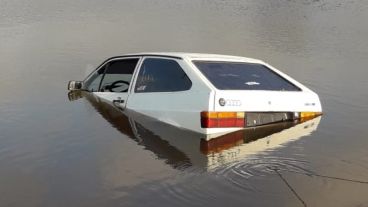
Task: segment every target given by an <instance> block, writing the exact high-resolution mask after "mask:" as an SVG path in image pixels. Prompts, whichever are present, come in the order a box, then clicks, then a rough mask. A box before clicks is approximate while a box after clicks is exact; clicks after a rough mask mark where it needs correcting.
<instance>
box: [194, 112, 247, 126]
mask: <svg viewBox="0 0 368 207" xmlns="http://www.w3.org/2000/svg"><path fill="white" fill-rule="evenodd" d="M244 115H245V113H244V112H208V111H203V112H201V127H202V128H226V127H244V126H245V116H244Z"/></svg>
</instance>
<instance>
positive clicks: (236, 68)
mask: <svg viewBox="0 0 368 207" xmlns="http://www.w3.org/2000/svg"><path fill="white" fill-rule="evenodd" d="M193 63H194V64H195V65H196V66H197V68H198V69H199V70H200V71H201V72H202V73H203V74H204V75H205V76H206V78H207V79H208V80H209V81H211V83H212V84H213V85H214V86H215V87H216V88H218V89H220V90H270V91H300V88H298V87H297V86H295V85H294V84H292V83H290V82H289V81H288V80H286V79H285V78H283V77H281V76H280V75H278V74H277V73H275V72H274V71H272V70H271V69H269V68H268V67H266V66H264V65H261V64H255V63H236V62H212V61H194V62H193Z"/></svg>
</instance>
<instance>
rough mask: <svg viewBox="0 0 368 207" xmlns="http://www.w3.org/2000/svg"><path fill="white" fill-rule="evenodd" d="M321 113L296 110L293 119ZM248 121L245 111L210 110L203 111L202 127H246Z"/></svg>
mask: <svg viewBox="0 0 368 207" xmlns="http://www.w3.org/2000/svg"><path fill="white" fill-rule="evenodd" d="M251 113H255V112H251ZM261 113H267V112H261ZM288 113H289V112H288ZM321 114H322V113H321V112H295V113H294V116H293V118H292V119H294V120H295V119H297V120H300V121H306V120H309V119H312V118H314V117H317V116H320V115H321ZM248 118H249V117H248ZM250 119H251V118H250ZM287 120H290V119H287ZM280 121H281V120H280ZM246 123H247V122H246V116H245V112H209V111H203V112H201V127H202V128H230V127H238V128H243V127H246V125H247V124H246ZM268 123H271V122H268ZM263 124H267V123H263ZM261 125H262V124H261Z"/></svg>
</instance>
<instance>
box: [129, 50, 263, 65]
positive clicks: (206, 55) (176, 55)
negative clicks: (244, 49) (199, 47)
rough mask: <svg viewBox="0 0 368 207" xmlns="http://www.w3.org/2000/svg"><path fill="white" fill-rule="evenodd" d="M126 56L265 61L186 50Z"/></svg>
mask: <svg viewBox="0 0 368 207" xmlns="http://www.w3.org/2000/svg"><path fill="white" fill-rule="evenodd" d="M124 56H159V57H172V58H178V59H189V60H209V61H236V62H254V63H263V61H261V60H258V59H254V58H248V57H241V56H232V55H220V54H209V53H185V52H142V53H132V54H125V55H122V57H124Z"/></svg>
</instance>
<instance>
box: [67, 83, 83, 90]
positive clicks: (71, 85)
mask: <svg viewBox="0 0 368 207" xmlns="http://www.w3.org/2000/svg"><path fill="white" fill-rule="evenodd" d="M82 88H83V81H69V83H68V90H69V91H76V90H81V89H82Z"/></svg>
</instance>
